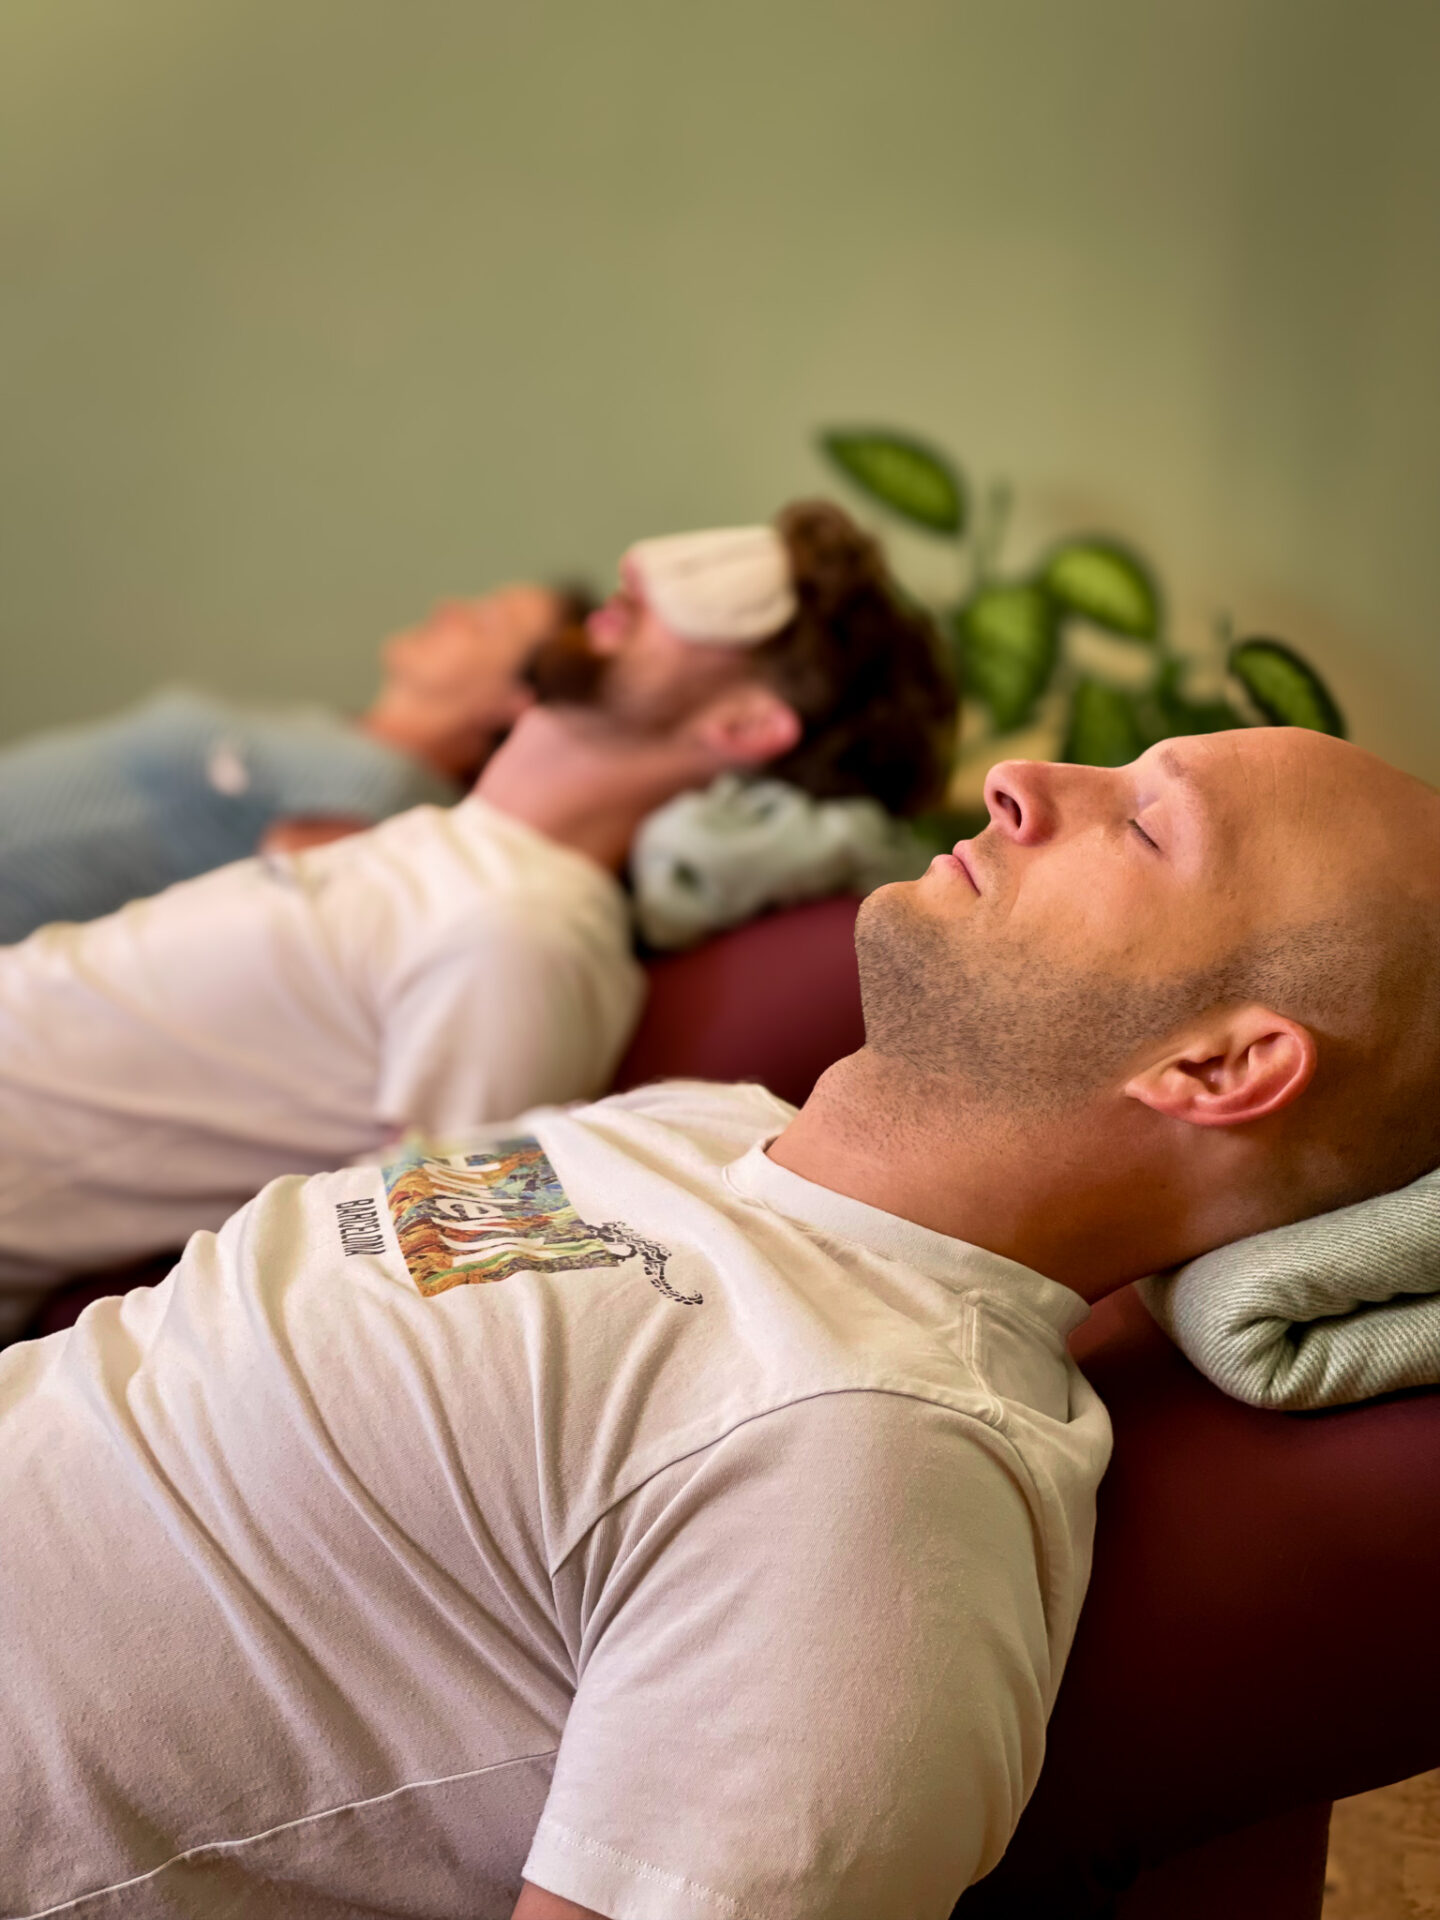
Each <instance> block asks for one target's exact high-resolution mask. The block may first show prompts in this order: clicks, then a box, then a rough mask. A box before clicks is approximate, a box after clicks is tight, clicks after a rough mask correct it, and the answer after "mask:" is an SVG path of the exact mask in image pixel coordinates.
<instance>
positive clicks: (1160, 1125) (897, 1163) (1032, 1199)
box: [769, 1047, 1310, 1301]
mask: <svg viewBox="0 0 1440 1920" xmlns="http://www.w3.org/2000/svg"><path fill="white" fill-rule="evenodd" d="M1197 1131H1198V1130H1197V1129H1195V1128H1193V1127H1188V1126H1185V1125H1184V1124H1183V1123H1181V1122H1172V1121H1163V1120H1157V1118H1156V1116H1154V1115H1153V1114H1150V1113H1149V1112H1148V1110H1146V1109H1143V1108H1141V1107H1139V1106H1138V1105H1137V1103H1136V1102H1134V1101H1127V1100H1125V1099H1124V1098H1123V1096H1121V1097H1119V1098H1115V1097H1113V1096H1107V1095H1101V1096H1097V1098H1096V1100H1095V1102H1094V1103H1093V1105H1092V1106H1089V1107H1085V1108H1080V1109H1075V1110H1072V1111H1070V1112H1068V1113H1063V1114H1058V1115H1052V1114H1050V1113H1047V1112H1036V1113H1025V1114H1021V1115H1016V1114H1013V1113H997V1112H995V1111H993V1110H990V1109H987V1108H986V1106H985V1105H984V1104H983V1103H982V1102H978V1101H975V1100H973V1099H970V1100H967V1097H966V1094H965V1091H964V1089H962V1088H957V1087H956V1085H955V1084H954V1082H952V1081H948V1080H944V1081H941V1080H937V1081H933V1082H925V1081H924V1080H921V1079H920V1078H919V1077H918V1076H917V1075H916V1073H915V1070H914V1068H913V1066H911V1065H909V1064H908V1063H902V1062H898V1061H896V1060H894V1059H887V1058H885V1057H883V1056H880V1055H877V1054H876V1053H874V1052H873V1051H872V1050H871V1049H870V1048H868V1047H864V1048H862V1049H861V1050H860V1052H859V1053H855V1054H851V1055H850V1056H849V1058H848V1059H845V1060H841V1061H840V1062H838V1063H837V1064H836V1065H835V1066H833V1067H831V1068H830V1070H829V1071H828V1072H827V1073H826V1074H824V1075H823V1076H822V1077H821V1079H820V1081H819V1082H818V1084H817V1085H816V1088H815V1091H814V1092H813V1093H812V1094H811V1096H810V1099H809V1100H808V1101H807V1102H806V1104H805V1106H804V1108H803V1109H802V1110H801V1112H800V1113H799V1114H798V1115H797V1116H796V1118H795V1119H794V1120H793V1121H792V1122H791V1124H790V1125H789V1126H788V1127H787V1128H786V1129H785V1131H784V1132H783V1133H782V1134H781V1135H780V1136H779V1137H778V1138H777V1139H776V1140H774V1141H773V1142H772V1143H771V1146H770V1149H769V1153H770V1158H771V1159H772V1160H774V1161H776V1162H777V1164H778V1165H780V1166H782V1167H785V1168H787V1169H788V1170H789V1171H790V1172H792V1173H796V1174H799V1175H800V1176H801V1178H803V1179H806V1180H811V1181H813V1182H814V1183H815V1184H816V1185H817V1186H822V1187H828V1188H830V1189H831V1190H832V1191H833V1192H837V1193H844V1194H848V1195H849V1196H850V1197H851V1198H852V1199H856V1200H861V1201H864V1202H865V1203H866V1204H867V1205H870V1206H873V1207H878V1208H880V1209H881V1210H882V1211H883V1212H885V1213H893V1214H897V1215H899V1216H900V1217H901V1218H902V1219H906V1220H913V1221H915V1222H916V1223H917V1224H918V1225H920V1226H923V1227H929V1228H931V1229H932V1230H933V1231H934V1232H937V1233H943V1234H947V1235H949V1236H950V1237H951V1238H953V1239H957V1240H964V1241H968V1242H969V1243H970V1244H971V1245H972V1246H977V1247H984V1248H987V1249H988V1250H989V1251H990V1252H992V1253H998V1254H1003V1255H1004V1256H1005V1257H1006V1258H1007V1259H1010V1260H1015V1261H1018V1262H1019V1264H1020V1265H1021V1266H1024V1267H1029V1268H1031V1269H1032V1270H1033V1271H1035V1272H1037V1273H1042V1274H1045V1275H1046V1276H1047V1277H1048V1278H1050V1279H1052V1280H1057V1281H1059V1282H1060V1283H1061V1284H1062V1285H1063V1286H1067V1287H1069V1288H1071V1289H1072V1291H1074V1292H1075V1293H1078V1294H1079V1295H1081V1297H1082V1298H1083V1299H1086V1300H1091V1301H1094V1300H1099V1299H1102V1298H1103V1297H1104V1296H1105V1295H1106V1294H1108V1293H1113V1292H1115V1291H1116V1289H1117V1288H1120V1287H1123V1286H1125V1285H1126V1284H1128V1282H1130V1281H1131V1280H1137V1279H1140V1278H1141V1277H1143V1276H1144V1275H1146V1274H1150V1273H1159V1272H1163V1271H1165V1270H1166V1269H1167V1268H1169V1267H1172V1266H1178V1265H1179V1264H1180V1263H1181V1262H1183V1261H1185V1260H1191V1259H1195V1258H1197V1257H1198V1256H1199V1255H1200V1254H1202V1253H1206V1252H1208V1251H1209V1250H1210V1249H1211V1248H1213V1247H1218V1246H1222V1245H1225V1244H1226V1243H1227V1242H1229V1241H1231V1240H1237V1239H1241V1238H1243V1237H1244V1236H1245V1235H1247V1234H1250V1233H1256V1232H1259V1231H1261V1230H1262V1229H1263V1228H1265V1227H1267V1226H1273V1225H1278V1224H1279V1223H1280V1220H1281V1219H1282V1218H1284V1217H1289V1218H1299V1217H1300V1216H1301V1215H1302V1214H1304V1213H1305V1212H1307V1211H1309V1210H1310V1209H1309V1208H1308V1207H1307V1206H1306V1205H1305V1203H1304V1201H1303V1200H1302V1199H1300V1198H1298V1197H1297V1198H1296V1199H1295V1200H1294V1202H1293V1204H1292V1205H1289V1206H1287V1205H1286V1202H1285V1199H1284V1197H1283V1196H1281V1195H1277V1194H1275V1193H1273V1192H1267V1193H1264V1194H1257V1192H1256V1182H1255V1164H1254V1152H1255V1148H1254V1145H1253V1143H1252V1142H1250V1141H1245V1140H1240V1139H1236V1138H1234V1137H1229V1138H1227V1137H1222V1136H1221V1134H1220V1131H1219V1130H1217V1129H1210V1130H1208V1131H1207V1137H1206V1138H1205V1139H1204V1140H1197V1138H1196V1134H1197ZM1234 1131H1235V1132H1239V1131H1241V1130H1234Z"/></svg>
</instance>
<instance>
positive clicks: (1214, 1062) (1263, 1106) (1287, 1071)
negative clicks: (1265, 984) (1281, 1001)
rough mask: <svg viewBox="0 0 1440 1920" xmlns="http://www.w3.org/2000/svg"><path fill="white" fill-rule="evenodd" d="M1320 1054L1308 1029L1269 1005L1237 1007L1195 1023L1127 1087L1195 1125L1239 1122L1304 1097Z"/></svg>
mask: <svg viewBox="0 0 1440 1920" xmlns="http://www.w3.org/2000/svg"><path fill="white" fill-rule="evenodd" d="M1315 1059H1316V1053H1315V1040H1314V1036H1313V1035H1312V1034H1311V1033H1310V1032H1309V1030H1308V1029H1307V1028H1305V1027H1302V1026H1300V1025H1298V1024H1297V1022H1295V1021H1294V1020H1287V1019H1286V1018H1285V1016H1284V1015H1283V1014H1279V1013H1272V1012H1271V1011H1270V1009H1269V1008H1268V1007H1259V1006H1248V1007H1238V1008H1233V1009H1231V1010H1229V1011H1227V1012H1225V1013H1216V1014H1215V1015H1213V1016H1212V1017H1210V1018H1209V1019H1207V1020H1206V1021H1205V1022H1204V1023H1203V1024H1202V1025H1200V1026H1197V1027H1192V1028H1191V1029H1190V1030H1189V1031H1188V1032H1187V1033H1186V1034H1185V1035H1183V1036H1182V1037H1181V1038H1180V1039H1179V1040H1177V1041H1176V1042H1175V1043H1174V1045H1173V1046H1171V1047H1169V1048H1167V1050H1166V1051H1165V1052H1164V1053H1163V1054H1162V1055H1161V1056H1160V1058H1159V1059H1158V1060H1156V1061H1155V1062H1154V1063H1153V1064H1152V1065H1151V1066H1148V1067H1145V1068H1143V1069H1142V1070H1141V1071H1140V1072H1139V1073H1137V1074H1136V1075H1135V1076H1134V1078H1133V1079H1131V1080H1130V1081H1129V1082H1127V1084H1126V1087H1125V1092H1126V1094H1127V1095H1128V1096H1129V1098H1130V1099H1132V1100H1138V1101H1139V1102H1140V1103H1141V1105H1142V1106H1146V1107H1151V1108H1153V1109H1154V1111H1155V1112H1156V1113H1163V1114H1167V1115H1168V1116H1169V1117H1170V1118H1171V1119H1172V1120H1184V1121H1186V1122H1188V1124H1189V1125H1190V1126H1192V1127H1235V1126H1241V1125H1243V1124H1244V1122H1245V1121H1247V1120H1261V1119H1263V1118H1264V1117H1265V1115H1266V1114H1268V1113H1278V1112H1279V1111H1280V1109H1281V1108H1282V1107H1288V1106H1289V1105H1290V1103H1291V1101H1292V1100H1298V1099H1299V1097H1300V1095H1301V1094H1302V1093H1303V1092H1304V1091H1305V1089H1306V1087H1308V1086H1309V1084H1310V1081H1311V1078H1312V1076H1313V1075H1314V1072H1315Z"/></svg>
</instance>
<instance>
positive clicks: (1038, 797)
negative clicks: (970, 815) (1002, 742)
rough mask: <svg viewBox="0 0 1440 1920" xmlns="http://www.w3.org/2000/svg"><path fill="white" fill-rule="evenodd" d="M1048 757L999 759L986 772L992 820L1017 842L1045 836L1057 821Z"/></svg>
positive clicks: (1029, 842) (987, 802)
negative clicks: (1042, 758) (1046, 758)
mask: <svg viewBox="0 0 1440 1920" xmlns="http://www.w3.org/2000/svg"><path fill="white" fill-rule="evenodd" d="M1060 771H1061V769H1060V768H1058V767H1054V766H1052V765H1051V764H1050V762H1049V761H1048V760H1001V761H1000V762H999V763H998V764H997V765H996V766H993V767H992V768H991V769H990V771H989V773H988V774H986V776H985V805H986V807H987V808H988V809H989V813H990V821H991V824H992V825H993V826H995V827H997V828H998V829H999V831H1000V832H1001V833H1003V834H1004V835H1005V837H1006V838H1007V839H1009V840H1013V841H1015V842H1016V844H1017V845H1018V846H1022V847H1024V846H1035V845H1037V844H1038V843H1039V842H1040V841H1042V840H1048V839H1049V838H1050V836H1051V835H1052V834H1053V833H1054V832H1055V830H1056V827H1057V826H1058V825H1059V809H1058V808H1057V806H1056V804H1055V776H1056V774H1057V773H1059V772H1060Z"/></svg>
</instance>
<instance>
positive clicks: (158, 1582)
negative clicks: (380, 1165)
mask: <svg viewBox="0 0 1440 1920" xmlns="http://www.w3.org/2000/svg"><path fill="white" fill-rule="evenodd" d="M790 1112H791V1110H790V1109H789V1108H787V1107H785V1106H784V1105H783V1104H782V1103H781V1102H779V1101H777V1100H775V1099H774V1098H773V1097H772V1096H771V1095H769V1094H767V1093H765V1092H764V1091H762V1090H761V1089H759V1088H757V1087H736V1088H721V1087H711V1086H703V1085H698V1084H694V1083H672V1084H670V1085H668V1086H661V1087H652V1088H648V1089H645V1090H643V1091H641V1092H639V1093H634V1094H626V1095H620V1096H616V1097H615V1098H612V1099H610V1100H606V1101H603V1102H601V1103H599V1104H598V1105H596V1106H592V1107H588V1108H583V1109H580V1110H577V1111H572V1112H568V1113H561V1112H553V1111H550V1112H541V1113H538V1114H532V1115H530V1116H527V1118H526V1119H525V1120H523V1121H521V1122H512V1123H511V1126H510V1128H509V1129H507V1130H504V1131H503V1132H501V1133H499V1134H496V1133H492V1134H491V1135H490V1136H489V1137H488V1138H487V1139H485V1140H483V1141H479V1142H477V1141H474V1140H472V1141H471V1142H470V1143H469V1144H468V1146H467V1147H466V1148H464V1149H459V1150H457V1149H456V1148H455V1147H454V1145H453V1143H452V1144H451V1145H450V1146H448V1147H447V1148H446V1149H445V1151H444V1153H443V1154H440V1153H439V1152H438V1151H435V1152H432V1154H431V1155H430V1156H429V1157H427V1156H425V1155H423V1154H421V1153H420V1152H418V1151H414V1152H407V1153H406V1154H405V1155H403V1156H402V1157H401V1158H400V1160H399V1161H398V1162H396V1163H395V1164H394V1165H393V1166H392V1167H390V1168H388V1169H386V1170H385V1171H384V1172H383V1173H382V1171H381V1170H379V1169H377V1168H374V1167H353V1168H350V1169H348V1170H346V1171H344V1172H340V1173H331V1174H325V1175H319V1176H316V1177H313V1178H310V1179H300V1178H295V1177H291V1178H286V1179H282V1180H278V1181H276V1182H274V1183H273V1184H272V1185H271V1186H269V1187H268V1188H266V1190H265V1191H264V1192H263V1193H262V1194H260V1195H259V1197H258V1198H257V1199H255V1200H253V1201H252V1202H251V1203H250V1204H249V1205H248V1206H246V1207H245V1208H244V1209H243V1210H242V1211H241V1212H240V1213H238V1214H236V1215H235V1217H234V1218H233V1219H232V1220H230V1221H229V1222H228V1223H227V1224H226V1226H225V1228H224V1229H223V1231H222V1232H221V1233H220V1234H219V1235H218V1236H211V1235H209V1234H197V1235H196V1237H195V1238H194V1239H193V1240H192V1241H191V1242H190V1244H189V1246H188V1247H187V1249H186V1251H185V1255H184V1258H183V1259H182V1261H181V1262H180V1265H179V1266H178V1267H177V1268H176V1269H175V1271H174V1272H173V1273H172V1274H171V1276H170V1277H169V1279H168V1280H166V1281H165V1283H164V1284H163V1285H161V1286H160V1287H158V1288H156V1289H154V1290H153V1291H147V1290H144V1289H142V1290H139V1291H137V1292H135V1293H132V1294H130V1295H129V1296H128V1297H127V1298H125V1299H124V1300H118V1299H116V1300H105V1301H100V1302H98V1303H97V1304H96V1305H94V1306H92V1307H90V1308H89V1309H88V1311H87V1312H86V1313H85V1314H84V1315H83V1316H82V1318H81V1319H80V1321H79V1322H78V1323H77V1325H76V1326H75V1327H74V1328H72V1329H70V1330H69V1331H67V1332H65V1333H60V1334H54V1335H52V1336H51V1337H50V1338H49V1339H46V1340H40V1341H33V1342H30V1343H28V1344H25V1345H21V1346H17V1347H12V1348H11V1349H9V1350H8V1351H7V1352H5V1353H3V1354H0V1538H3V1539H4V1542H5V1551H4V1555H3V1558H0V1910H3V1911H4V1912H5V1913H6V1914H7V1915H22V1914H23V1915H34V1914H36V1913H50V1912H53V1911H63V1912H65V1913H66V1914H67V1915H68V1914H75V1915H77V1916H82V1915H83V1916H85V1920H96V1917H98V1916H103V1915H110V1914H114V1915H117V1916H120V1915H123V1916H124V1917H125V1920H136V1917H137V1916H141V1917H142V1920H143V1917H144V1916H151V1915H154V1916H159V1915H161V1914H166V1915H168V1914H172V1913H176V1912H180V1911H185V1912H188V1913H200V1912H221V1911H223V1912H224V1913H226V1914H228V1915H231V1916H246V1915H255V1916H270V1915H273V1914H276V1913H284V1914H285V1915H286V1916H287V1920H340V1916H342V1915H351V1914H353V1913H354V1912H356V1911H362V1910H363V1911H365V1912H383V1913H392V1914H414V1915H423V1916H426V1920H445V1917H446V1916H455V1920H490V1917H491V1916H493V1917H494V1920H508V1916H509V1914H510V1911H511V1906H512V1904H513V1902H514V1901H515V1899H516V1898H517V1896H518V1893H519V1886H520V1880H521V1876H522V1873H523V1874H525V1875H526V1876H528V1877H529V1878H531V1879H533V1880H535V1881H536V1882H538V1884H540V1885H541V1886H543V1887H546V1888H548V1889H550V1890H551V1891H553V1892H557V1893H560V1894H563V1895H566V1896H568V1897H569V1898H570V1899H572V1900H576V1901H579V1902H581V1903H582V1904H585V1905H589V1906H591V1907H594V1908H596V1909H598V1910H599V1911H600V1912H601V1913H604V1914H607V1915H610V1916H614V1920H800V1917H801V1916H805V1917H806V1920H818V1917H819V1916H824V1920H876V1916H877V1915H880V1914H883V1915H885V1916H886V1920H944V1916H945V1915H947V1914H948V1913H949V1911H950V1907H951V1904H952V1902H953V1901H954V1900H955V1898H956V1896H957V1895H958V1893H959V1892H960V1890H961V1888H962V1887H963V1886H964V1885H965V1884H966V1883H967V1882H968V1881H970V1880H972V1879H973V1878H975V1877H977V1876H978V1875H980V1874H982V1873H984V1872H985V1871H986V1870H987V1869H988V1868H989V1867H990V1866H991V1865H992V1864H993V1863H994V1862H995V1860H996V1859H997V1858H998V1856H999V1854H1000V1852H1001V1850H1002V1848H1003V1847H1004V1845H1005V1842H1006V1839H1007V1837H1008V1835H1009V1833H1010V1831H1011V1829H1012V1828H1013V1826H1014V1824H1015V1821H1016V1819H1017V1818H1018V1816H1019V1813H1020V1810H1021V1807H1022V1805H1023V1803H1024V1801H1025V1798H1026V1795H1027V1794H1028V1793H1029V1791H1030V1789H1031V1787H1032V1786H1033V1784H1034V1781H1035V1777H1036V1774H1037V1772H1038V1769H1039V1766H1040V1759H1041V1749H1042V1745H1043V1737H1044V1726H1045V1719H1046V1715H1047V1713H1048V1711H1049V1708H1050V1705H1051V1703H1052V1701H1053V1698H1054V1694H1055V1690H1056V1686H1057V1684H1058V1681H1059V1678H1060V1670H1061V1666H1062V1664H1063V1662H1064V1659H1065V1655H1066V1652H1067V1649H1068V1647H1069V1645H1070V1640H1071V1636H1072V1633H1073V1631H1074V1627H1075V1621H1076V1616H1077V1613H1078V1611H1079V1607H1080V1601H1081V1596H1082V1594H1083V1592H1084V1588H1085V1583H1086V1578H1087V1575H1088V1567H1089V1556H1090V1542H1091V1529H1092V1518H1093V1507H1094V1493H1095V1488H1096V1484H1097V1482H1098V1480H1099V1478H1100V1475H1101V1473H1102V1471H1103V1468H1104V1465H1105V1461H1106V1457H1107V1453H1108V1449H1109V1425H1108V1421H1107V1419H1106V1415H1105V1412H1104V1409H1103V1408H1102V1407H1101V1405H1100V1403H1099V1401H1098V1400H1097V1398H1096V1396H1095V1394H1094V1393H1093V1392H1092V1390H1091V1389H1090V1388H1089V1386H1088V1385H1087V1384H1086V1382H1085V1380H1084V1379H1083V1378H1082V1376H1081V1375H1080V1373H1079V1372H1078V1371H1077V1369H1076V1368H1075V1366H1074V1364H1073V1363H1072V1362H1071V1361H1070V1360H1069V1358H1068V1356H1067V1353H1066V1349H1065V1338H1066V1335H1067V1334H1068V1333H1069V1332H1070V1330H1071V1329H1072V1328H1073V1327H1074V1326H1075V1325H1076V1324H1077V1323H1078V1322H1079V1321H1080V1320H1082V1319H1083V1318H1084V1315H1085V1311H1086V1309H1085V1306H1084V1303H1083V1302H1082V1301H1081V1300H1080V1299H1079V1298H1078V1297H1077V1296H1076V1295H1074V1294H1073V1293H1071V1292H1069V1291H1068V1290H1067V1289H1065V1288H1063V1287H1061V1286H1058V1285H1056V1284H1055V1283H1054V1282H1052V1281H1050V1280H1047V1279H1044V1278H1042V1277H1041V1276H1039V1275H1038V1274H1035V1273H1032V1272H1029V1271H1028V1270H1026V1269H1025V1268H1022V1267H1019V1266H1017V1265H1015V1264H1014V1263H1013V1262H1011V1261H1008V1260H1005V1259H1002V1258H1000V1257H998V1256H996V1255H993V1254H990V1253H986V1252H982V1251H980V1250H978V1249H976V1248H974V1247H970V1246H966V1245H964V1244H963V1243H961V1242H959V1241H955V1240H949V1239H946V1238H944V1237H943V1236H942V1235H939V1234H936V1233H933V1232H930V1231H928V1230H927V1229H924V1228H921V1227H917V1226H915V1225H912V1224H911V1223H909V1222H907V1221H904V1220H900V1219H897V1218H895V1217H893V1216H891V1215H888V1214H884V1213H880V1212H877V1211H876V1210H875V1209H873V1208H871V1207H868V1206H865V1205H862V1204H861V1203H859V1202H857V1201H854V1200H851V1199H848V1198H845V1197H844V1196H842V1195H839V1194H835V1193H831V1192H828V1191H826V1190H824V1189H822V1188H819V1187H816V1186H813V1185H811V1184H810V1183H809V1182H807V1181H805V1180H802V1179H799V1178H797V1177H796V1176H795V1175H793V1174H791V1173H788V1172H786V1171H785V1170H784V1169H782V1168H780V1167H778V1166H776V1165H775V1164H774V1162H772V1161H770V1160H769V1159H768V1158H767V1157H766V1156H765V1154H764V1151H763V1143H764V1142H765V1141H766V1140H767V1139H768V1138H769V1137H770V1136H771V1135H773V1134H774V1133H775V1132H776V1131H777V1130H778V1129H779V1128H780V1127H781V1126H782V1125H783V1124H784V1123H785V1121H786V1120H787V1119H788V1118H789V1117H790ZM467 1283H474V1284H467ZM66 1903H71V1904H66Z"/></svg>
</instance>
